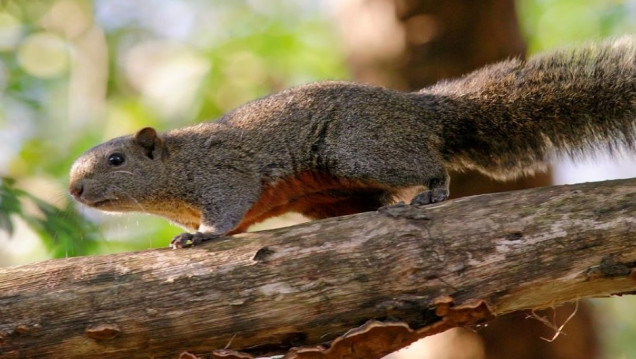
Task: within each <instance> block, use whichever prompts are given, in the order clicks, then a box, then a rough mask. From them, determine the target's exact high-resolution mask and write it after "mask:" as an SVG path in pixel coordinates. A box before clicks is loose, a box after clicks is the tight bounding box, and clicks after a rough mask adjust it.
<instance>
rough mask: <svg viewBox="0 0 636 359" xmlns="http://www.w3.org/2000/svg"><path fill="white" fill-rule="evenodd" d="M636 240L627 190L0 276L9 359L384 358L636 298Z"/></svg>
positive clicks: (483, 204)
mask: <svg viewBox="0 0 636 359" xmlns="http://www.w3.org/2000/svg"><path fill="white" fill-rule="evenodd" d="M635 238H636V179H630V180H619V181H609V182H601V183H586V184H579V185H571V186H555V187H546V188H536V189H530V190H524V191H516V192H507V193H497V194H490V195H482V196H475V197H469V198H461V199H457V200H451V201H447V202H443V203H440V204H436V205H430V206H425V207H420V208H416V207H411V206H396V207H389V208H384V209H381V210H380V211H378V212H369V213H362V214H358V215H353V216H346V217H339V218H332V219H327V220H322V221H315V222H310V223H306V224H302V225H298V226H294V227H288V228H282V229H278V230H273V231H266V232H259V233H248V234H243V235H237V236H234V237H228V238H225V239H222V240H218V241H214V242H211V243H206V244H204V245H200V246H197V247H194V248H188V249H184V250H169V249H158V250H150V251H143V252H134V253H121V254H115V255H108V256H96V257H84V258H69V259H60V260H50V261H46V262H41V263H36V264H31V265H25V266H19V267H13V268H4V269H0V356H2V357H3V358H4V357H7V358H10V357H38V358H43V357H53V358H57V357H65V358H72V357H97V356H102V357H103V356H108V357H109V358H130V357H156V358H159V357H166V358H168V357H170V358H174V357H178V356H179V355H181V356H183V357H184V358H185V357H189V356H192V357H194V356H195V355H196V356H198V357H204V358H211V357H219V358H241V357H245V358H247V357H249V356H246V355H247V354H250V355H262V354H268V353H285V352H287V357H288V358H304V359H306V358H335V357H342V356H343V355H349V356H350V357H351V358H356V357H357V358H371V357H381V356H382V355H384V354H387V353H390V352H392V351H394V350H396V349H398V348H400V347H403V346H405V345H407V344H409V343H411V342H412V341H414V340H416V339H418V338H420V337H423V336H426V335H430V334H432V333H436V332H439V331H442V330H445V329H448V328H450V327H453V326H460V325H469V324H475V323H479V322H483V321H485V320H488V319H489V318H491V317H492V316H496V315H500V314H503V313H508V312H511V311H515V310H520V309H528V308H543V307H550V306H554V305H558V304H559V303H564V302H568V301H574V300H577V299H580V298H586V297H599V296H609V295H613V294H628V293H632V292H634V291H635V290H636V274H635V273H636V271H634V267H636V241H634V239H635ZM370 320H371V321H370ZM365 323H366V324H365ZM352 328H357V329H353V330H351V329H352ZM369 333H372V334H373V335H369ZM369 338H373V339H372V340H370V339H369ZM329 342H331V345H329V344H327V343H329ZM301 346H302V347H303V348H296V349H293V350H290V349H291V348H292V347H301ZM215 350H216V351H215ZM238 352H242V353H247V354H241V353H238Z"/></svg>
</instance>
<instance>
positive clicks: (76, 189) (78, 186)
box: [68, 181, 84, 198]
mask: <svg viewBox="0 0 636 359" xmlns="http://www.w3.org/2000/svg"><path fill="white" fill-rule="evenodd" d="M68 191H69V192H71V194H72V195H73V197H75V198H79V197H80V196H81V195H82V193H84V184H83V183H82V182H81V181H77V182H73V183H71V184H70V185H69V186H68Z"/></svg>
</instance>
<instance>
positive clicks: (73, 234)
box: [0, 178, 102, 257]
mask: <svg viewBox="0 0 636 359" xmlns="http://www.w3.org/2000/svg"><path fill="white" fill-rule="evenodd" d="M14 185H15V181H13V180H11V179H9V178H2V182H0V230H3V231H6V232H7V233H8V234H9V235H12V234H13V232H14V221H15V219H14V218H20V219H22V220H24V221H25V222H26V223H27V224H28V226H29V227H30V228H31V229H32V230H33V231H34V232H35V233H37V235H38V236H39V237H40V238H42V241H43V243H45V244H46V246H47V247H48V248H47V249H48V251H49V252H50V253H51V255H52V256H54V257H68V256H77V255H85V254H87V253H92V252H93V250H94V248H95V247H96V245H97V243H98V242H97V241H98V240H101V239H102V238H101V236H100V235H99V231H98V230H97V228H96V226H95V225H94V224H93V223H91V222H89V221H86V220H85V219H84V218H82V217H81V216H80V215H79V213H77V212H76V211H75V210H74V208H73V207H72V206H71V205H70V204H69V205H67V207H66V208H64V209H60V208H57V207H55V206H53V205H51V204H50V203H48V202H45V201H43V200H41V199H39V198H37V197H35V196H34V195H32V194H30V193H28V192H26V191H23V190H20V189H18V188H15V186H14ZM29 206H31V207H34V208H36V209H37V212H35V213H34V211H27V210H26V208H27V207H29Z"/></svg>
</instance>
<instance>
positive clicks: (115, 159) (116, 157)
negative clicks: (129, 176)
mask: <svg viewBox="0 0 636 359" xmlns="http://www.w3.org/2000/svg"><path fill="white" fill-rule="evenodd" d="M124 162H126V157H124V155H123V154H121V153H113V154H112V155H110V156H108V164H109V165H111V166H113V167H117V166H121V165H123V164H124Z"/></svg>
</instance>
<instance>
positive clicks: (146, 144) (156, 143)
mask: <svg viewBox="0 0 636 359" xmlns="http://www.w3.org/2000/svg"><path fill="white" fill-rule="evenodd" d="M134 140H135V143H136V144H138V145H139V146H141V147H143V149H144V151H145V153H146V156H148V158H150V159H155V157H157V155H158V154H159V153H160V152H159V150H160V149H161V139H160V138H159V136H157V131H155V129H154V128H152V127H144V128H142V129H141V130H139V131H137V133H136V134H135V136H134Z"/></svg>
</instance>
